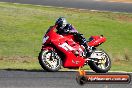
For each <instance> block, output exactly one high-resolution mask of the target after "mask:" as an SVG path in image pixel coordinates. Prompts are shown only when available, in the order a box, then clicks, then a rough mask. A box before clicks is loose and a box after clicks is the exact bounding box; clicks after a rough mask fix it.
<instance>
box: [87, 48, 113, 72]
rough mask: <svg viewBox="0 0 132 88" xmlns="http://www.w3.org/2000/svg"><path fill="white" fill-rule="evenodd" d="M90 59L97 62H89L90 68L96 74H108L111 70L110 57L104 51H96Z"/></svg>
mask: <svg viewBox="0 0 132 88" xmlns="http://www.w3.org/2000/svg"><path fill="white" fill-rule="evenodd" d="M90 59H94V60H95V61H89V66H90V68H91V69H92V70H93V71H95V72H96V73H106V72H108V71H109V70H110V68H111V60H110V57H109V55H108V54H107V53H106V52H105V51H103V50H95V51H94V52H93V53H92V54H91V56H90Z"/></svg>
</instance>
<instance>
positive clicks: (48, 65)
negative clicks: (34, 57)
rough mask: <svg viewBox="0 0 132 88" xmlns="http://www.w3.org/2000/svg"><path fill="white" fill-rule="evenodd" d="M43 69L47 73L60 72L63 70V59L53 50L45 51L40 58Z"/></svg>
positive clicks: (40, 54)
mask: <svg viewBox="0 0 132 88" xmlns="http://www.w3.org/2000/svg"><path fill="white" fill-rule="evenodd" d="M38 60H39V63H40V65H41V67H42V68H43V69H44V70H46V71H51V72H54V71H58V70H59V69H60V68H61V58H60V57H59V56H58V55H57V53H55V52H54V51H53V50H43V51H41V52H40V53H39V57H38Z"/></svg>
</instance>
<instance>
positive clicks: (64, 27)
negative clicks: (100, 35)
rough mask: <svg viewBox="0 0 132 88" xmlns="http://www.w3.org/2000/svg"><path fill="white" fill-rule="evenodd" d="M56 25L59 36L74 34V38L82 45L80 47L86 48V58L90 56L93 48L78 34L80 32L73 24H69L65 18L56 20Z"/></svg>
mask: <svg viewBox="0 0 132 88" xmlns="http://www.w3.org/2000/svg"><path fill="white" fill-rule="evenodd" d="M55 25H57V27H56V29H57V33H58V34H60V35H63V34H69V33H70V34H73V35H74V38H75V39H76V40H77V41H78V42H79V43H80V45H83V46H84V47H85V50H86V57H89V56H90V53H91V51H90V50H91V47H90V46H88V44H87V41H86V39H85V38H84V37H83V36H82V34H80V33H78V31H77V30H76V29H75V28H74V27H73V26H72V25H71V24H69V23H68V22H67V21H66V19H65V18H64V17H59V18H58V19H57V20H56V22H55Z"/></svg>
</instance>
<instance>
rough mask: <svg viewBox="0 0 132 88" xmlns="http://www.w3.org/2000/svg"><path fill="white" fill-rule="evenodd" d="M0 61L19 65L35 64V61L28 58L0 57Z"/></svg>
mask: <svg viewBox="0 0 132 88" xmlns="http://www.w3.org/2000/svg"><path fill="white" fill-rule="evenodd" d="M0 60H1V61H2V60H3V61H10V62H21V63H32V62H36V61H37V59H36V58H33V57H29V56H11V57H8V56H5V57H0Z"/></svg>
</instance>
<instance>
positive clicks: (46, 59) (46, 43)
mask: <svg viewBox="0 0 132 88" xmlns="http://www.w3.org/2000/svg"><path fill="white" fill-rule="evenodd" d="M105 41H106V38H105V37H103V35H101V36H91V37H90V38H89V40H88V41H87V44H88V45H89V46H91V47H92V53H91V54H90V57H86V50H85V47H84V46H82V45H80V44H79V42H77V41H75V39H74V35H72V34H67V35H59V34H57V33H56V25H55V26H53V27H52V28H50V29H48V31H47V32H46V34H45V36H44V37H43V45H42V49H41V52H40V53H39V56H38V60H39V63H40V65H41V67H42V68H43V69H44V70H46V71H52V72H54V71H58V70H59V69H61V66H63V67H64V68H72V69H74V68H79V67H83V66H84V65H89V66H90V68H91V69H92V70H93V71H95V72H96V73H106V72H108V71H109V70H110V68H111V60H110V57H109V56H108V54H107V53H106V52H105V51H104V50H98V49H97V48H96V47H97V46H99V45H100V44H102V43H104V42H105Z"/></svg>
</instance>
